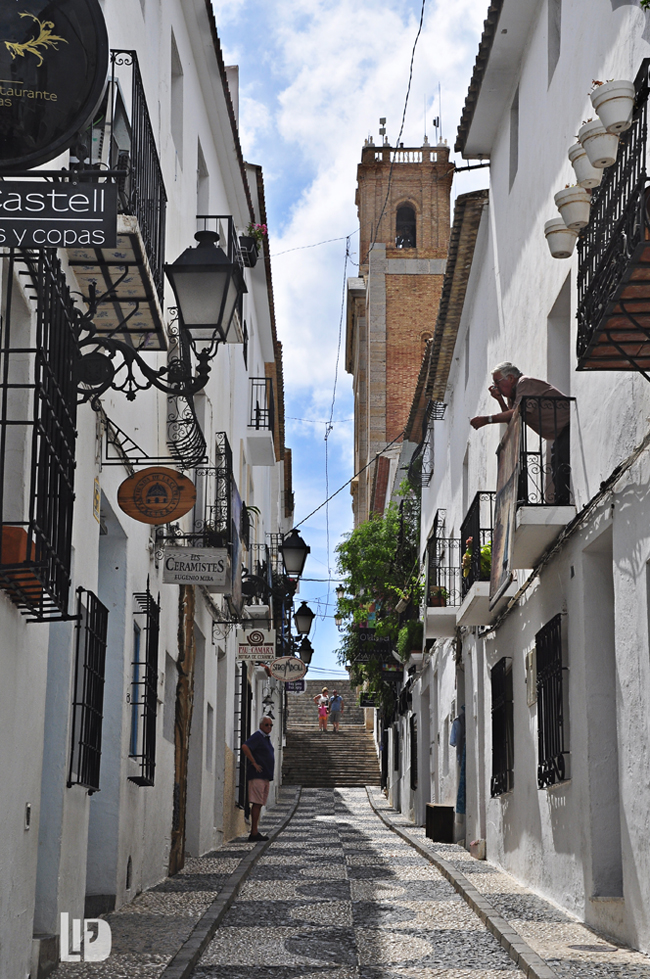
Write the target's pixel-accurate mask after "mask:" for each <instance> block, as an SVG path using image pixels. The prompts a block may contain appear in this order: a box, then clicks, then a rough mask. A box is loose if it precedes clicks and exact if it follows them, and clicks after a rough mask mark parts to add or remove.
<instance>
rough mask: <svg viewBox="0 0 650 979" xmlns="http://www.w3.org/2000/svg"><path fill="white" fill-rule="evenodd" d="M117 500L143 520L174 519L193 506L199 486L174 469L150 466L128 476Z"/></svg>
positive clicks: (169, 521) (162, 521) (168, 520)
mask: <svg viewBox="0 0 650 979" xmlns="http://www.w3.org/2000/svg"><path fill="white" fill-rule="evenodd" d="M117 503H118V506H119V507H120V509H122V510H124V512H125V513H127V514H128V515H129V516H130V517H133V519H134V520H139V521H140V522H141V523H149V524H162V523H171V522H172V521H173V520H178V518H179V517H182V516H183V514H185V513H188V512H189V511H190V510H191V509H192V507H193V506H194V504H195V503H196V487H195V485H194V483H193V482H192V480H191V479H188V478H187V476H181V474H180V473H177V472H175V471H174V470H173V469H166V468H165V467H164V466H150V467H149V469H143V470H142V471H141V472H139V473H136V474H135V476H130V477H129V478H128V479H125V480H124V482H123V483H122V485H121V486H120V488H119V489H118V491H117Z"/></svg>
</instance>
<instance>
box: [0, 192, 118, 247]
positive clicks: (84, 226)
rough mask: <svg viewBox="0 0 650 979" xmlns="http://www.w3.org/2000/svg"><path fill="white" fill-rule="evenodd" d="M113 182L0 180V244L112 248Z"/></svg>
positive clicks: (114, 233) (114, 225)
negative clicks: (71, 182)
mask: <svg viewBox="0 0 650 979" xmlns="http://www.w3.org/2000/svg"><path fill="white" fill-rule="evenodd" d="M116 244H117V188H116V187H115V185H114V184H108V183H102V184H86V183H82V184H69V183H56V184H54V183H48V182H47V181H38V182H37V181H33V180H4V181H2V182H0V245H5V246H7V247H13V248H79V247H86V248H87V247H90V248H115V246H116Z"/></svg>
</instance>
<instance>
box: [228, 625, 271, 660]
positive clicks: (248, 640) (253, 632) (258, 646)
mask: <svg viewBox="0 0 650 979" xmlns="http://www.w3.org/2000/svg"><path fill="white" fill-rule="evenodd" d="M237 659H239V660H248V661H249V662H253V663H270V662H271V660H273V659H275V629H249V630H246V629H237Z"/></svg>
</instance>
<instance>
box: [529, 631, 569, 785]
mask: <svg viewBox="0 0 650 979" xmlns="http://www.w3.org/2000/svg"><path fill="white" fill-rule="evenodd" d="M535 650H536V659H537V785H538V786H539V788H540V789H543V788H546V786H547V785H553V784H554V783H555V782H561V781H562V780H563V779H565V778H566V762H565V757H564V756H565V754H567V752H566V750H565V738H564V705H563V695H564V690H563V683H562V674H563V672H564V669H565V668H564V667H563V666H562V615H561V614H558V615H556V616H554V617H553V618H552V619H551V621H550V622H548V623H547V624H546V625H545V626H544V628H543V629H540V630H539V632H538V633H537V635H536V636H535Z"/></svg>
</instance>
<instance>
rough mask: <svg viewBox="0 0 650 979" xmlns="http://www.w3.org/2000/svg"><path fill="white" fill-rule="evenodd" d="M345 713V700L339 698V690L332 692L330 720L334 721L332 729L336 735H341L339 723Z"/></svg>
mask: <svg viewBox="0 0 650 979" xmlns="http://www.w3.org/2000/svg"><path fill="white" fill-rule="evenodd" d="M342 713H343V699H342V698H341V697H340V696H339V693H338V691H337V690H334V691H332V696H331V697H330V718H331V720H332V727H333V728H334V734H338V733H339V721H340V720H341V714H342Z"/></svg>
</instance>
